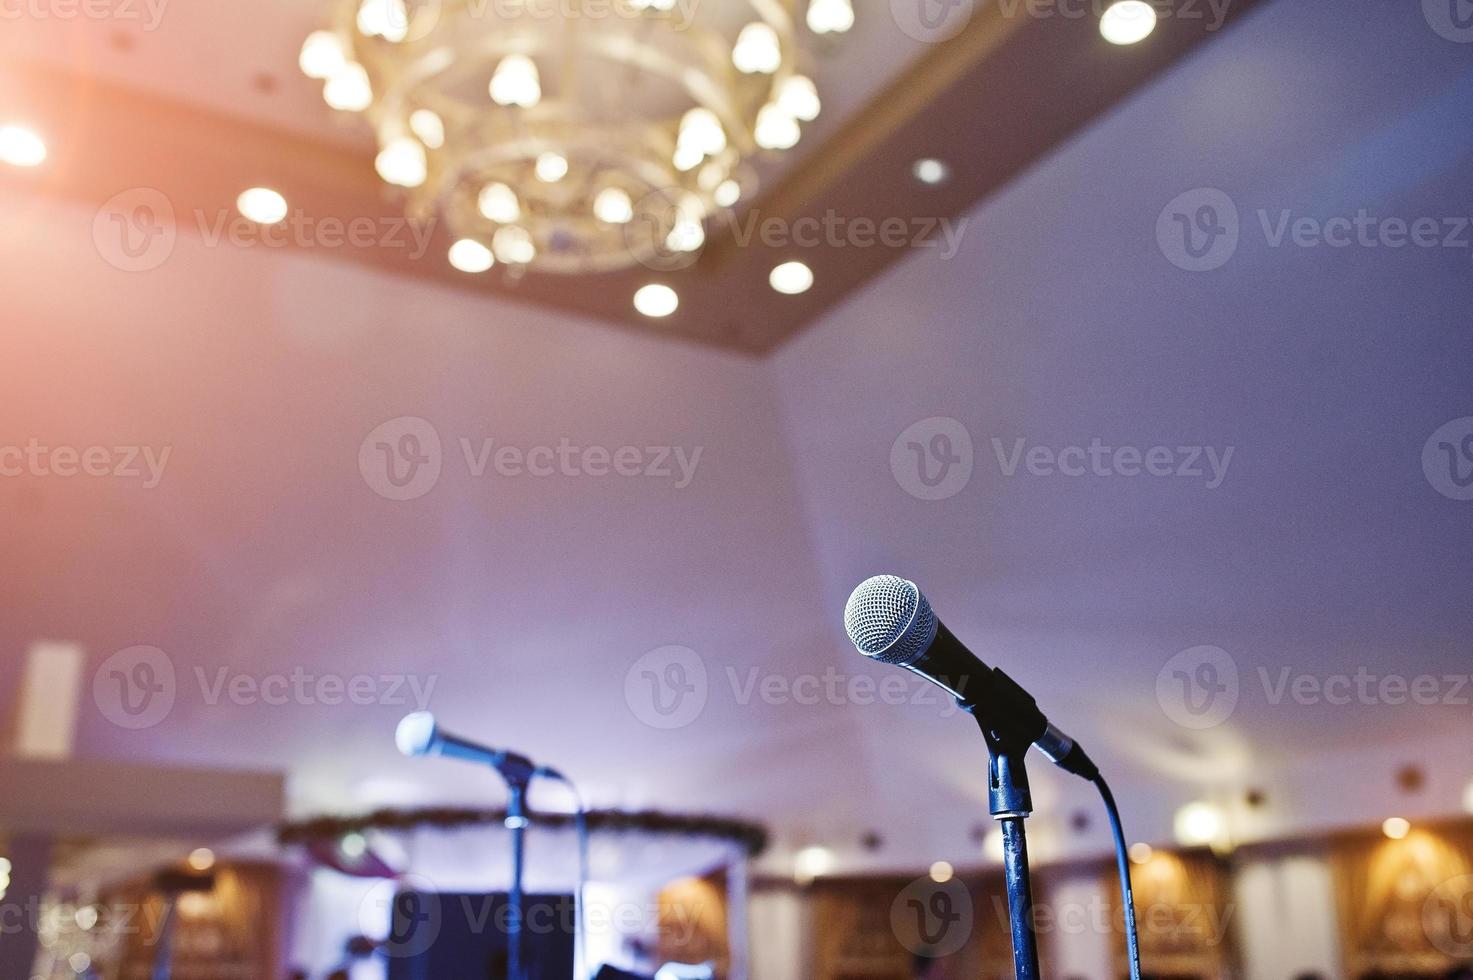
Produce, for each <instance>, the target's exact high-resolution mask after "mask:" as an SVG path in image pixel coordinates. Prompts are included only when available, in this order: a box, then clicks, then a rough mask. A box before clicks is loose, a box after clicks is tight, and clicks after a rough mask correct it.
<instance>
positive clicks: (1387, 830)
mask: <svg viewBox="0 0 1473 980" xmlns="http://www.w3.org/2000/svg"><path fill="white" fill-rule="evenodd" d="M1411 832H1412V824H1411V821H1409V820H1407V819H1406V818H1405V817H1388V818H1387V819H1386V822H1385V823H1383V824H1382V825H1381V833H1383V834H1385V835H1386V836H1387V837H1389V838H1391V839H1392V840H1402V839H1403V838H1405V837H1406V835H1407V834H1410V833H1411Z"/></svg>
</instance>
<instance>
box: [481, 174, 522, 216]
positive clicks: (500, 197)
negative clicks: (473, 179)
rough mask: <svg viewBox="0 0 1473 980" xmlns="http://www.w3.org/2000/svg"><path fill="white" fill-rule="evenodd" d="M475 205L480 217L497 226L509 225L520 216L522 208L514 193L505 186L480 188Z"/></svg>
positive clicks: (493, 185)
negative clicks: (478, 209)
mask: <svg viewBox="0 0 1473 980" xmlns="http://www.w3.org/2000/svg"><path fill="white" fill-rule="evenodd" d="M476 203H477V205H478V206H479V208H480V211H481V215H482V216H483V217H484V218H485V219H486V220H487V221H494V222H496V223H497V224H498V225H509V224H511V223H512V222H513V221H516V220H517V219H518V218H520V217H521V216H522V206H521V204H520V203H518V201H517V193H516V191H514V190H512V189H511V188H510V187H508V186H506V185H505V184H500V183H497V184H487V185H486V186H485V187H483V188H481V194H480V197H479V198H478V199H477V201H476Z"/></svg>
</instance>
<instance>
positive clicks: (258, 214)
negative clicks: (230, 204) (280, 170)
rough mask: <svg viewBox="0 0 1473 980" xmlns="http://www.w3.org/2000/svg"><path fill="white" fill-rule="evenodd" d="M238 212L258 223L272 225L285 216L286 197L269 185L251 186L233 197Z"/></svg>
mask: <svg viewBox="0 0 1473 980" xmlns="http://www.w3.org/2000/svg"><path fill="white" fill-rule="evenodd" d="M235 206H236V207H237V208H239V209H240V213H241V214H243V215H245V216H246V217H247V218H250V219H251V220H252V221H254V222H256V223H257V224H260V225H274V224H276V223H277V222H278V221H281V220H282V219H283V218H285V217H286V213H287V206H286V198H284V197H282V196H281V195H280V194H278V193H277V192H276V191H273V190H272V189H271V188H269V187H252V188H251V189H250V190H247V191H242V192H241V195H240V197H237V198H236V199H235Z"/></svg>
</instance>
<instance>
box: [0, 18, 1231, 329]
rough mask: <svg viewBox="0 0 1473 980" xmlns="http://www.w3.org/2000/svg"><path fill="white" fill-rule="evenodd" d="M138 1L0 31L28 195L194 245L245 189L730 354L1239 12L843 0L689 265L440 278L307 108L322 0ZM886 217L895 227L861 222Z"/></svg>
mask: <svg viewBox="0 0 1473 980" xmlns="http://www.w3.org/2000/svg"><path fill="white" fill-rule="evenodd" d="M153 2H155V3H156V4H161V5H162V6H158V7H153V8H150V7H149V6H147V4H145V2H144V0H129V3H128V4H127V5H121V4H120V6H119V7H118V8H117V9H118V10H119V11H120V13H119V15H118V16H115V17H113V18H108V19H102V20H88V19H85V18H78V19H63V18H49V19H48V18H33V19H29V20H19V21H16V22H14V30H13V31H8V32H7V33H6V34H5V36H4V37H0V53H4V54H5V55H6V56H7V57H6V67H5V68H4V69H0V76H3V78H4V82H5V84H6V85H7V87H8V88H9V89H10V90H11V91H12V92H13V93H14V94H13V96H12V99H13V101H15V102H16V103H17V104H18V105H19V106H20V108H21V111H23V112H26V113H28V114H29V115H31V116H36V117H38V118H41V119H43V120H44V119H45V117H46V115H47V110H46V108H45V107H47V106H56V105H66V106H69V107H71V109H70V111H69V112H68V114H67V117H68V118H67V119H66V120H65V122H64V123H60V122H58V121H55V120H53V121H51V123H50V126H51V132H49V135H50V136H51V137H52V139H51V142H52V143H53V146H52V159H51V161H50V163H49V166H48V172H47V173H44V174H37V175H34V176H33V181H34V184H33V186H36V187H37V188H39V189H40V190H42V191H45V192H47V193H52V194H56V195H59V196H64V197H68V198H70V199H72V200H76V201H80V202H82V203H83V204H85V205H87V206H88V207H91V208H94V209H97V210H100V211H105V212H107V213H108V214H109V215H114V214H115V215H116V216H117V217H116V218H115V219H111V220H116V221H126V220H128V219H129V218H130V217H132V216H133V215H134V213H135V212H136V209H137V207H138V204H139V202H138V200H137V194H138V192H137V191H136V190H135V189H137V188H145V189H147V191H146V193H147V195H148V197H149V200H150V202H152V203H151V205H150V207H151V213H154V214H157V215H158V216H159V218H158V220H160V221H163V222H165V223H166V224H167V225H169V226H170V227H173V228H175V229H176V230H177V232H179V233H182V234H198V235H201V236H202V237H206V238H209V235H210V232H209V229H210V228H213V227H218V226H220V224H221V223H222V222H226V221H229V220H231V219H232V218H234V217H235V212H234V210H233V202H234V200H235V198H236V196H237V195H238V194H239V192H240V191H241V190H243V189H245V188H246V187H250V186H259V185H263V184H264V185H265V186H269V187H273V188H276V189H278V190H280V191H281V192H282V193H284V194H285V195H286V197H287V200H288V202H289V205H290V207H291V208H292V209H293V210H292V214H293V222H295V221H296V220H297V218H298V217H301V218H303V219H305V221H306V222H309V224H308V225H307V226H306V228H307V230H305V231H297V230H293V231H291V232H290V233H289V234H287V235H286V236H285V237H286V238H287V239H288V240H289V244H290V246H291V247H294V248H299V249H303V250H310V251H314V252H320V253H322V254H326V255H331V256H332V257H334V258H336V259H339V260H341V261H348V262H356V263H359V264H363V265H366V266H368V267H370V268H373V269H376V270H379V271H381V272H390V273H394V274H397V275H402V276H405V277H410V278H417V279H425V280H430V281H435V282H441V283H446V284H449V285H453V286H455V287H457V288H461V289H466V290H470V291H474V292H476V293H478V294H481V295H493V296H497V297H501V298H505V299H509V300H511V301H514V302H519V303H525V304H528V305H531V306H533V307H534V308H537V309H542V310H555V311H559V312H565V313H574V314H578V315H583V316H589V317H593V318H595V319H599V320H601V321H604V322H606V323H608V324H610V325H615V326H619V327H623V328H626V329H631V330H636V331H643V332H649V333H652V334H654V335H656V336H661V337H666V338H674V339H680V340H685V341H693V342H698V343H704V344H707V345H714V346H720V347H725V348H730V349H735V350H741V351H746V352H749V353H763V352H767V351H770V350H773V349H775V348H776V347H777V346H779V345H780V344H781V343H782V342H783V341H784V340H785V339H786V338H788V337H790V336H792V335H794V334H795V333H797V332H798V331H800V330H801V329H803V328H804V327H805V326H807V325H809V324H811V323H813V322H814V321H815V320H816V319H817V318H818V317H819V316H821V315H822V314H824V313H825V312H826V311H828V310H830V309H833V308H834V307H835V306H836V305H838V304H839V303H841V302H843V301H844V299H845V297H847V296H848V295H850V294H851V293H852V292H853V291H854V290H856V289H858V288H860V287H861V286H862V285H863V284H864V283H865V282H867V281H869V280H870V279H871V278H873V277H874V276H876V275H878V274H879V273H881V272H882V271H883V270H884V269H885V268H887V267H889V266H890V265H891V264H893V263H895V262H898V261H901V260H902V259H904V258H905V257H906V256H908V255H909V254H911V253H913V252H915V251H917V250H923V249H933V248H937V249H944V248H948V247H949V244H950V241H951V238H952V237H954V222H955V221H956V219H957V218H959V217H960V216H961V215H962V214H964V213H965V212H966V210H967V209H968V208H969V207H971V206H972V205H973V204H974V203H975V202H976V201H978V200H979V199H982V198H984V197H986V196H987V195H989V194H992V193H995V192H997V191H998V190H999V189H1000V188H1002V187H1004V186H1006V184H1007V183H1008V182H1009V181H1010V180H1012V179H1013V178H1014V177H1016V175H1017V174H1018V173H1020V172H1022V171H1023V170H1024V169H1026V168H1027V167H1028V166H1030V165H1032V164H1033V163H1035V162H1036V161H1037V160H1039V159H1041V158H1042V157H1044V156H1045V155H1046V154H1047V153H1049V152H1051V151H1052V150H1053V149H1055V148H1056V147H1057V146H1059V145H1060V144H1061V143H1062V142H1063V141H1064V140H1066V139H1068V138H1069V137H1070V136H1071V135H1072V134H1074V133H1076V132H1078V131H1079V129H1080V128H1081V127H1083V126H1085V125H1087V124H1088V123H1089V121H1090V120H1092V119H1094V118H1096V117H1097V116H1098V115H1099V114H1100V113H1102V112H1104V111H1106V110H1108V108H1109V107H1110V106H1112V105H1114V104H1116V103H1117V102H1119V101H1120V100H1121V99H1124V98H1126V97H1127V96H1128V95H1129V94H1130V93H1131V92H1132V91H1134V90H1135V89H1136V88H1137V87H1138V86H1139V85H1141V84H1143V83H1144V82H1145V81H1146V80H1148V79H1149V78H1151V77H1153V76H1155V75H1157V74H1158V73H1159V72H1161V71H1162V70H1164V69H1165V68H1166V67H1167V66H1169V65H1170V64H1171V63H1173V62H1174V61H1175V60H1176V59H1177V58H1179V57H1181V56H1182V55H1183V54H1184V53H1185V52H1187V51H1189V50H1191V49H1192V48H1194V47H1196V46H1197V45H1199V44H1205V43H1209V42H1212V41H1214V40H1216V39H1217V38H1218V37H1219V35H1220V32H1221V31H1220V29H1223V28H1225V27H1226V26H1227V25H1228V24H1230V23H1231V21H1232V20H1235V19H1237V18H1239V17H1241V16H1243V15H1244V14H1245V13H1246V12H1247V11H1248V10H1249V9H1250V8H1251V6H1252V3H1251V2H1239V3H1237V4H1234V5H1233V6H1232V7H1231V9H1230V10H1228V11H1226V13H1225V15H1224V19H1222V20H1219V19H1218V18H1217V17H1216V16H1215V15H1214V16H1213V17H1211V18H1208V17H1205V16H1204V17H1202V18H1200V19H1198V18H1188V17H1180V18H1174V19H1172V18H1167V19H1164V20H1163V21H1162V22H1161V24H1160V26H1159V27H1158V29H1157V31H1156V32H1155V34H1153V35H1152V36H1151V37H1150V38H1149V39H1148V40H1147V41H1146V42H1145V43H1142V44H1140V45H1137V46H1135V47H1130V48H1120V47H1116V46H1114V45H1111V44H1108V43H1107V42H1105V41H1104V40H1103V39H1102V38H1101V37H1100V34H1099V31H1098V29H1097V24H1096V19H1095V18H1094V17H1093V16H1089V17H1079V16H1069V17H1065V16H1051V17H1033V16H1028V15H1027V11H1028V10H1029V9H1031V7H1027V6H1019V5H1018V4H1017V3H1013V2H1008V3H999V4H991V5H978V6H977V7H976V8H975V9H974V8H973V6H972V5H971V4H970V2H969V3H967V4H963V5H961V6H959V7H955V8H952V9H953V11H954V12H955V11H964V12H966V13H967V16H966V18H965V19H964V20H962V21H960V26H959V29H958V32H957V33H955V34H954V35H950V34H947V35H941V34H937V33H935V32H930V31H927V30H925V29H923V28H921V27H919V26H918V25H917V24H914V23H910V22H909V19H908V17H909V13H908V8H907V5H906V4H905V3H901V2H899V0H897V3H899V5H898V6H893V7H892V9H891V10H890V11H885V10H883V8H876V9H875V10H873V11H869V10H864V9H861V13H860V16H859V17H858V20H857V24H856V27H855V28H854V29H853V30H852V31H850V32H849V33H847V34H845V35H843V36H842V37H838V38H832V37H830V38H818V37H812V36H807V35H806V33H805V37H806V43H807V46H808V49H809V52H810V56H809V60H810V61H811V64H808V65H806V66H805V67H806V69H807V70H809V71H810V72H811V73H812V74H813V75H814V76H815V77H816V79H817V81H818V84H819V88H820V92H821V95H822V99H823V102H824V106H825V108H824V112H823V114H822V115H821V116H820V117H819V120H818V121H817V122H816V123H815V124H814V125H812V126H810V127H808V130H807V132H806V133H805V136H804V139H803V141H802V142H801V143H800V144H799V146H798V147H797V148H796V149H795V150H794V151H793V152H791V153H788V154H770V155H766V156H764V157H763V158H762V159H761V160H759V161H758V166H757V170H758V176H759V183H760V186H759V189H758V192H757V194H756V195H755V196H754V197H751V199H750V200H748V201H744V202H743V203H742V204H740V205H738V207H737V209H736V211H735V212H729V213H725V212H724V213H723V214H721V215H720V216H718V217H713V218H712V219H711V220H710V221H709V222H708V225H709V228H708V238H707V243H706V245H705V246H704V248H703V249H702V250H701V252H700V254H699V256H698V257H697V258H695V260H694V262H693V264H690V265H688V266H686V267H683V268H676V269H672V268H667V267H666V265H667V263H664V262H656V263H652V264H653V265H657V266H659V267H658V268H646V267H644V266H640V265H635V266H633V267H632V268H629V269H624V270H620V271H615V272H609V273H602V274H597V275H583V276H574V277H569V276H562V275H554V274H546V273H537V272H532V273H530V274H528V275H526V276H519V275H517V274H515V273H514V272H513V271H512V270H509V269H508V268H506V267H499V268H497V269H495V270H492V271H491V272H490V273H489V274H485V275H479V276H474V275H467V274H465V273H462V272H458V271H456V270H455V269H453V268H452V267H451V266H450V265H449V263H448V261H447V260H446V253H447V251H448V249H449V247H450V245H451V243H452V236H451V235H450V233H449V231H448V229H447V228H445V227H442V225H443V222H441V223H432V224H430V225H428V226H426V227H425V228H424V229H423V231H424V234H425V236H427V237H425V238H424V239H423V240H420V239H419V238H416V239H415V240H414V241H413V242H412V243H411V242H409V241H408V240H407V236H406V235H405V234H404V233H403V232H402V231H401V230H400V227H399V226H400V223H401V222H400V219H401V217H402V215H403V213H404V210H405V205H404V201H403V200H402V199H401V198H400V197H399V196H397V195H396V194H395V193H394V192H393V191H392V190H391V189H390V188H388V187H387V186H386V185H384V184H383V183H382V182H380V180H379V179H378V177H377V176H376V174H375V173H374V171H373V154H374V147H373V145H372V141H371V139H370V138H369V137H368V134H367V133H366V132H365V125H366V124H364V123H362V122H361V121H360V120H357V119H352V118H346V117H343V116H342V115H341V114H334V113H332V112H331V111H330V110H328V109H327V107H326V106H325V105H324V104H323V103H322V101H321V98H320V88H321V86H320V83H317V82H313V81H311V80H309V79H307V78H305V77H303V76H302V74H301V72H300V71H299V70H298V69H297V67H296V57H297V52H298V49H299V48H300V45H301V42H302V39H303V38H304V37H305V36H306V35H307V33H308V32H310V31H311V30H313V29H314V28H317V27H320V26H323V25H324V24H326V23H327V22H328V20H329V10H328V7H327V5H325V4H324V5H323V6H321V7H313V6H312V5H303V4H287V3H270V4H266V5H263V6H261V7H260V8H259V9H258V8H257V7H256V6H252V7H251V8H249V9H247V8H242V7H240V6H238V5H227V4H220V3H213V4H211V3H206V4H201V5H192V6H190V7H188V8H187V9H186V8H183V7H178V8H175V7H172V6H169V5H168V4H167V0H153ZM917 2H923V3H929V0H917ZM1069 9H1071V10H1072V9H1074V8H1069ZM122 11H127V12H128V13H129V14H131V15H132V16H131V17H125V16H122V14H121V12H122ZM897 11H898V12H897ZM885 14H888V16H885ZM917 38H925V39H926V40H918V39H917ZM1041 65H1046V66H1050V69H1051V70H1049V71H1046V72H1040V71H1039V70H1038V68H1039V66H1041ZM620 94H621V97H622V98H628V99H630V100H636V101H637V100H640V99H646V100H653V99H658V97H659V94H660V93H658V92H656V91H639V90H634V91H630V92H621V93H620ZM958 120H969V122H968V124H967V125H965V126H961V125H958ZM38 125H40V124H38ZM923 156H931V157H937V158H940V159H942V160H945V161H947V162H948V163H949V164H950V169H951V173H950V177H949V179H948V180H947V181H946V182H944V183H943V184H941V185H938V186H929V185H926V184H923V183H921V182H919V181H917V180H916V179H915V178H914V177H913V176H912V167H913V165H914V163H915V162H916V160H917V159H918V158H920V157H923ZM129 192H133V193H132V196H130V193H129ZM120 195H121V197H120ZM370 218H371V219H374V220H375V221H376V222H377V225H376V228H377V229H378V233H376V234H375V235H374V236H373V237H372V240H371V241H368V242H366V243H361V244H360V243H355V242H351V241H350V242H346V243H344V242H342V241H338V240H328V239H327V237H326V233H319V232H317V231H316V230H315V229H316V228H319V227H322V223H325V222H333V221H336V222H344V223H345V222H349V221H352V220H366V219H370ZM887 223H888V224H889V225H890V226H891V228H892V229H895V230H893V231H892V232H890V233H888V234H887V235H885V236H879V235H878V234H877V231H878V228H879V227H880V226H882V225H885V224H887ZM897 223H898V224H897ZM291 227H292V228H296V225H295V224H293V225H292V226H291ZM820 227H821V228H822V229H823V230H822V231H821V232H819V231H817V229H819V228H820ZM247 237H248V236H247ZM340 237H341V236H340ZM252 244H256V240H255V239H249V240H248V241H247V242H246V244H244V245H240V244H236V245H235V246H234V247H250V246H251V245H252ZM795 258H801V259H802V260H803V261H805V262H806V263H807V264H808V265H809V266H810V267H811V268H812V269H813V270H814V273H815V278H816V282H815V284H814V286H813V288H812V289H810V290H808V291H807V292H805V293H803V294H802V295H799V296H788V295H782V294H779V293H777V292H776V291H774V290H773V289H772V288H770V287H769V285H768V275H769V273H770V272H771V270H772V269H773V268H774V267H775V266H776V265H778V264H780V263H782V262H786V261H790V260H793V259H795ZM650 282H660V283H664V284H667V285H670V286H671V287H673V288H675V289H676V290H677V292H678V293H679V294H680V308H679V309H678V310H677V311H676V312H675V313H674V314H673V315H672V316H670V317H668V318H664V319H659V320H651V319H648V318H646V317H644V316H642V315H640V314H639V313H637V312H636V311H635V310H634V308H633V305H632V297H633V295H634V293H635V291H636V290H637V289H639V288H640V287H641V286H643V285H646V284H648V283H650ZM734 311H741V315H735V313H734Z"/></svg>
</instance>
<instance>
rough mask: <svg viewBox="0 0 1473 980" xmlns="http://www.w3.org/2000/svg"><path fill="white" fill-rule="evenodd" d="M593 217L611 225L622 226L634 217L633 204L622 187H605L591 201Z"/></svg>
mask: <svg viewBox="0 0 1473 980" xmlns="http://www.w3.org/2000/svg"><path fill="white" fill-rule="evenodd" d="M593 216H594V217H595V218H597V219H598V220H600V221H604V222H607V223H608V224H611V225H622V224H625V223H627V222H628V221H629V219H631V218H633V217H634V202H633V201H631V200H629V192H628V191H626V190H624V188H622V187H605V188H604V189H603V190H601V191H599V192H598V196H597V197H595V198H594V199H593Z"/></svg>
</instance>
